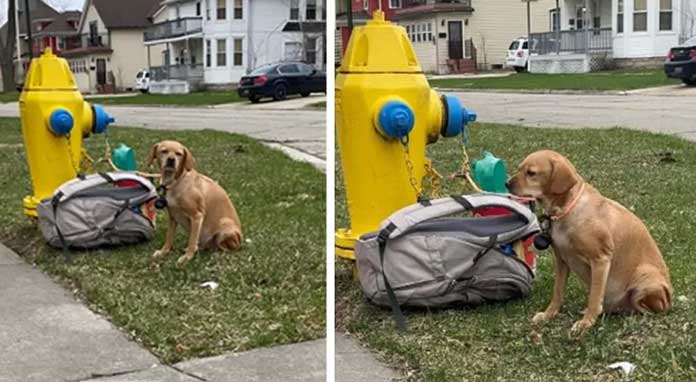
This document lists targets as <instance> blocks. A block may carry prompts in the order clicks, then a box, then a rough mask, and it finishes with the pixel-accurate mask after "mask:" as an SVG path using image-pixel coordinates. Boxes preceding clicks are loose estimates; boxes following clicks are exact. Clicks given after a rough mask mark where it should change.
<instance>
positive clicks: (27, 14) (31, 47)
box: [17, 0, 34, 60]
mask: <svg viewBox="0 0 696 382" xmlns="http://www.w3.org/2000/svg"><path fill="white" fill-rule="evenodd" d="M24 13H25V16H24V17H25V18H26V22H27V46H28V47H29V60H31V59H32V58H34V43H33V40H32V38H31V10H30V9H29V0H24ZM17 22H19V21H17Z"/></svg>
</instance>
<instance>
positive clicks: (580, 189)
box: [508, 150, 672, 332]
mask: <svg viewBox="0 0 696 382" xmlns="http://www.w3.org/2000/svg"><path fill="white" fill-rule="evenodd" d="M508 188H509V190H510V192H512V193H513V194H516V195H519V196H528V197H533V198H535V199H537V200H538V201H539V202H540V204H541V205H542V206H543V208H544V211H545V212H546V213H547V214H548V215H549V216H550V218H551V230H550V233H551V239H552V245H553V252H554V255H555V256H554V257H555V261H554V286H553V297H552V298H551V303H550V304H549V306H548V308H546V310H545V311H544V312H540V313H537V314H536V315H535V316H534V318H533V322H534V323H539V322H542V321H546V320H550V319H552V318H554V317H555V316H556V315H557V314H558V312H559V310H560V308H561V305H562V304H563V295H564V291H565V287H566V281H567V279H568V272H569V271H573V272H574V273H575V274H577V275H578V276H579V278H580V280H582V282H583V284H584V285H585V287H586V288H588V289H589V297H588V303H587V309H585V310H584V315H583V317H582V319H581V320H579V321H577V322H576V323H575V324H574V325H573V327H572V329H571V330H572V332H584V331H585V330H586V329H588V328H590V327H591V326H592V325H593V324H594V323H595V320H596V319H597V317H598V316H599V315H600V314H602V313H603V312H607V313H609V312H626V313H644V312H665V311H667V310H669V309H670V307H671V306H672V285H671V283H670V279H669V272H668V270H667V266H666V265H665V262H664V260H663V259H662V255H661V254H660V250H659V249H658V248H657V245H656V244H655V241H654V240H653V238H652V237H651V236H650V233H649V232H648V229H647V228H646V227H645V225H644V224H643V222H642V221H641V220H640V219H639V218H638V217H637V216H636V215H634V214H633V213H632V212H631V211H629V210H628V209H626V208H624V207H623V206H622V205H620V204H619V203H617V202H615V201H613V200H611V199H608V198H605V197H603V196H602V195H601V194H600V193H599V192H598V191H597V190H596V189H595V188H594V187H592V186H590V185H589V184H587V183H585V181H584V180H583V179H582V178H581V177H580V175H578V173H577V172H576V170H575V167H573V165H572V164H571V163H570V162H569V161H568V160H567V159H566V158H565V157H563V156H562V155H561V154H559V153H557V152H554V151H548V150H544V151H537V152H535V153H533V154H531V155H529V156H528V157H527V158H526V159H525V160H524V161H522V163H521V164H520V165H519V167H518V169H517V173H516V174H515V175H514V176H513V177H511V178H510V180H509V182H508Z"/></svg>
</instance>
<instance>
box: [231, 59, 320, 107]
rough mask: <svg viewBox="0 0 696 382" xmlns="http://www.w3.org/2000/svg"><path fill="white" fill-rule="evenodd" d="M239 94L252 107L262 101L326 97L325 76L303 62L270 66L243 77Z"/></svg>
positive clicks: (238, 90) (238, 89)
mask: <svg viewBox="0 0 696 382" xmlns="http://www.w3.org/2000/svg"><path fill="white" fill-rule="evenodd" d="M237 92H238V93H239V96H240V97H246V98H249V101H251V102H253V103H257V102H259V100H260V99H261V98H263V97H273V99H274V100H276V101H278V100H282V99H285V98H286V97H287V96H288V95H290V94H300V95H301V96H302V97H307V96H309V95H310V93H326V73H325V72H322V71H319V70H317V69H315V68H314V67H313V66H312V65H307V64H304V63H301V62H281V63H278V64H270V65H266V66H262V67H260V68H257V69H256V70H254V71H253V72H251V73H249V75H246V76H244V77H242V79H241V80H240V81H239V87H238V88H237Z"/></svg>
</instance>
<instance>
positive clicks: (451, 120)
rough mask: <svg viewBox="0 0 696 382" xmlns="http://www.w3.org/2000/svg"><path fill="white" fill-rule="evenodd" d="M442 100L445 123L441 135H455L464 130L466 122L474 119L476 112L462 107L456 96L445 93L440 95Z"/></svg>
mask: <svg viewBox="0 0 696 382" xmlns="http://www.w3.org/2000/svg"><path fill="white" fill-rule="evenodd" d="M442 102H443V104H444V106H445V111H446V115H445V117H446V118H447V124H445V125H444V126H443V127H442V131H441V134H442V136H443V137H454V136H457V135H459V134H460V133H462V132H464V131H465V130H466V125H467V123H469V122H474V121H476V113H474V112H473V111H471V110H467V109H466V108H465V107H463V106H462V104H461V102H459V99H458V98H457V97H455V96H452V95H448V94H445V95H443V96H442Z"/></svg>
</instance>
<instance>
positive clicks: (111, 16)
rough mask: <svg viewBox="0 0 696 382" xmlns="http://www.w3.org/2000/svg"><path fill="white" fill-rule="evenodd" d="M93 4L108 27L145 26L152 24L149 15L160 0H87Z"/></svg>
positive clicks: (155, 8) (156, 7)
mask: <svg viewBox="0 0 696 382" xmlns="http://www.w3.org/2000/svg"><path fill="white" fill-rule="evenodd" d="M88 3H91V4H92V5H94V8H96V10H97V13H99V17H100V18H101V20H102V22H103V23H104V26H106V28H108V29H118V28H145V27H147V26H150V25H152V22H151V21H150V18H149V17H150V16H152V15H153V14H154V13H155V12H156V11H157V9H158V8H159V3H160V0H118V1H114V0H87V3H85V6H87V4H88Z"/></svg>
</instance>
